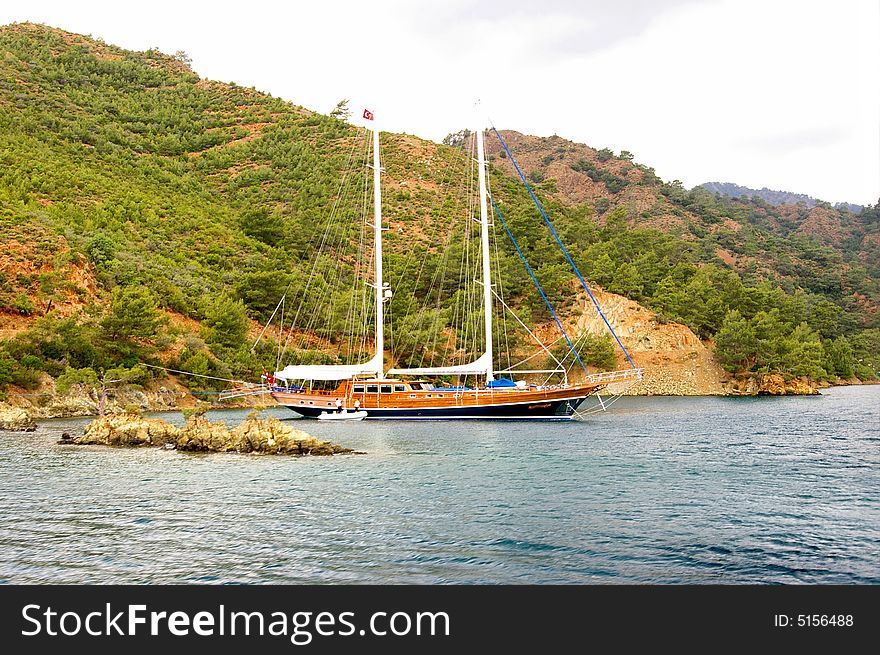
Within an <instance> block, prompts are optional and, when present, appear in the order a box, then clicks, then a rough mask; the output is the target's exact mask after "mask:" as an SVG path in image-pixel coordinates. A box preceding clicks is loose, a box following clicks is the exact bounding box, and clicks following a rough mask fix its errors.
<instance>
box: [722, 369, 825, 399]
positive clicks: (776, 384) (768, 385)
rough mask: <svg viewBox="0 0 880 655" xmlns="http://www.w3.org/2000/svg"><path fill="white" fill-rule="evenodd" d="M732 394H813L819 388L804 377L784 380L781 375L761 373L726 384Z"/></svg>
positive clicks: (817, 391)
mask: <svg viewBox="0 0 880 655" xmlns="http://www.w3.org/2000/svg"><path fill="white" fill-rule="evenodd" d="M728 391H729V394H730V395H732V396H815V395H818V394H819V390H818V389H816V387H815V386H814V385H813V384H811V383H810V381H809V380H808V379H806V378H792V379H791V380H786V379H785V378H784V377H783V376H781V375H778V374H774V375H762V376H756V377H748V378H737V379H734V380H733V381H731V382H730V383H729V384H728Z"/></svg>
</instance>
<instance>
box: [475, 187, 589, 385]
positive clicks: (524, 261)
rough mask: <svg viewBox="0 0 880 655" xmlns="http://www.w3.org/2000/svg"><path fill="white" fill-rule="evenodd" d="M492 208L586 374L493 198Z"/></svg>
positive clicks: (585, 369) (584, 367) (581, 363)
mask: <svg viewBox="0 0 880 655" xmlns="http://www.w3.org/2000/svg"><path fill="white" fill-rule="evenodd" d="M491 201H492V207H493V208H494V209H495V213H496V214H498V218H499V219H501V225H502V226H503V227H504V230H505V232H507V236H509V237H510V240H511V242H513V247H514V248H516V254H518V255H519V258H520V259H521V260H522V263H523V264H524V265H525V267H526V271H528V273H529V276H530V277H531V278H532V282H534V283H535V287H536V288H537V289H538V292H539V293H540V294H541V297H542V298H543V299H544V304H545V305H547V309H549V310H550V313H551V314H552V315H553V320H554V321H556V325H557V326H558V327H559V330H560V331H561V332H562V336H564V337H565V342H566V343H567V344H568V347H569V348H570V349H571V352H573V353H574V356H575V357H576V358H577V360H578V363H579V364H580V365H581V368H582V369H584V372H585V373H586V371H587V367H586V366H584V363H583V362H582V361H581V357H580V355H578V353H577V351H576V350H575V349H574V344H573V343H572V342H571V339H569V338H568V333H567V332H566V331H565V328H564V327H562V323H561V322H560V320H559V317H558V316H556V312H555V311H553V305H551V304H550V301H549V300H548V299H547V295H546V294H545V293H544V289H542V288H541V284H540V282H538V278H536V277H535V274H534V273H533V272H532V267H531V266H529V263H528V262H527V261H526V257H525V255H523V253H522V250H520V249H519V244H518V243H517V242H516V239H515V238H514V237H513V233H512V232H511V231H510V228H509V227H507V221H505V220H504V217H503V216H502V215H501V210H499V209H498V205H496V204H495V199H494V198H491Z"/></svg>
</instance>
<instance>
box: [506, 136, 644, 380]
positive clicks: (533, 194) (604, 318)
mask: <svg viewBox="0 0 880 655" xmlns="http://www.w3.org/2000/svg"><path fill="white" fill-rule="evenodd" d="M492 131H493V132H495V136H496V137H498V141H500V142H501V146H502V147H503V148H504V151H505V152H506V153H507V156H508V157H509V158H510V163H511V164H513V167H514V168H515V169H516V172H517V173H518V174H519V179H521V180H522V181H523V184H525V185H526V189H528V192H529V195H530V196H532V201H533V202H534V203H535V206H536V207H537V208H538V211H539V212H541V216H543V217H544V222H545V223H547V227H549V228H550V231H551V232H552V233H553V236H554V237H555V238H556V243H558V244H559V247H560V248H562V252H563V254H564V255H565V258H566V259H567V260H568V263H569V264H570V265H571V268H572V269H573V270H574V272H575V274H576V275H577V277H578V280H580V281H581V285H583V287H584V289H586V291H587V294H588V295H589V296H590V300H592V301H593V305H595V307H596V311H597V312H599V316H601V317H602V320H603V321H605V325H606V326H607V327H608V329H609V330H610V331H611V334H612V335H614V338H615V340H616V341H617V345H618V346H620V349H621V350H622V351H623V354H624V355H626V358H627V359H628V360H629V363H630V364H631V365H632V367H633V368H636V363H635V362H634V361H633V359H632V357H630V356H629V352H627V350H626V348H625V347H624V345H623V342H621V340H620V338H619V337H618V336H617V332H615V331H614V328H613V327H611V323H609V322H608V319H607V318H606V317H605V314H604V313H602V308H601V307H599V303H598V301H597V300H596V298H595V297H594V296H593V292H592V291H590V287H589V286H588V285H587V282H586V280H584V276H583V275H581V272H580V270H579V269H578V267H577V266H576V265H575V263H574V260H572V258H571V255H569V254H568V250H566V249H565V246H564V245H563V244H562V239H560V238H559V235H558V234H557V233H556V229H555V228H554V227H553V223H551V222H550V219H549V218H547V214H545V213H544V208H543V207H541V203H540V202H538V198H537V197H536V196H535V192H534V191H532V187H531V186H530V185H529V183H528V182H527V181H526V177H525V175H523V173H522V171H521V170H520V168H519V165H518V164H517V163H516V160H515V159H514V158H513V153H511V152H510V149H509V148H508V147H507V144H506V143H505V142H504V139H502V138H501V135H500V134H499V133H498V130H497V129H496V128H495V126H494V125H493V126H492ZM499 215H500V214H499ZM578 361H580V358H578ZM581 365H582V366H583V364H581Z"/></svg>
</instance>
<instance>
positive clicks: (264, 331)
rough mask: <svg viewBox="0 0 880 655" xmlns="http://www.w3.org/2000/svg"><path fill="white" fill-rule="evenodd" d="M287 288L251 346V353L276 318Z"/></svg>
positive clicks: (288, 286)
mask: <svg viewBox="0 0 880 655" xmlns="http://www.w3.org/2000/svg"><path fill="white" fill-rule="evenodd" d="M289 288H290V284H289V283H288V285H287V289H289ZM287 289H285V290H284V293H283V294H281V300H279V301H278V304H277V305H275V311H273V312H272V315H271V316H270V317H269V320H268V321H266V325H264V326H263V330H262V331H261V332H260V336H258V337H257V340H256V341H254V345H252V346H251V354H253V352H254V348H256V347H257V344H258V343H260V339H262V338H263V335H264V334H265V333H266V330H267V329H268V328H269V324H270V323H271V322H272V319H273V318H275V314H276V312H277V311H278V308H279V307H281V303H283V302H284V296H285V295H286V294H287Z"/></svg>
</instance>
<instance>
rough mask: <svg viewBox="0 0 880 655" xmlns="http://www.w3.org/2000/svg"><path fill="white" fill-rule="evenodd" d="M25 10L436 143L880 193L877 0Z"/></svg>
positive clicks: (688, 175)
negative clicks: (550, 152)
mask: <svg viewBox="0 0 880 655" xmlns="http://www.w3.org/2000/svg"><path fill="white" fill-rule="evenodd" d="M26 20H28V21H33V22H38V23H45V24H47V25H52V26H54V27H59V28H62V29H65V30H68V31H71V32H78V33H82V34H91V35H92V36H94V37H100V38H102V39H104V40H105V41H107V42H108V43H113V44H116V45H119V46H122V47H125V48H129V49H135V50H144V49H147V48H149V47H153V46H155V47H158V48H159V49H160V50H162V51H163V52H167V53H173V52H175V51H176V50H180V49H182V50H185V51H186V52H187V53H188V54H189V55H190V56H191V57H192V59H193V69H194V70H195V71H196V72H197V73H199V74H200V75H201V76H203V77H208V78H211V79H216V80H221V81H226V82H230V81H234V82H236V83H238V84H241V85H243V86H254V87H256V88H257V89H258V90H261V91H266V92H269V93H271V94H272V95H275V96H278V97H281V98H285V99H287V100H291V101H293V102H295V103H297V104H300V105H304V106H306V107H308V108H310V109H314V110H317V111H321V112H324V113H327V112H329V111H330V110H331V109H332V108H333V107H334V106H335V104H336V102H337V101H338V100H340V99H342V98H351V99H352V102H351V108H352V109H353V110H355V112H357V113H360V111H361V109H362V108H363V107H365V106H366V107H369V108H370V109H371V110H372V111H373V113H374V114H375V115H376V117H377V121H381V123H380V125H381V127H382V129H387V130H391V131H396V132H407V133H410V134H416V135H418V136H421V137H424V138H428V139H433V140H435V141H439V140H440V139H442V138H443V137H444V136H445V135H446V134H448V133H449V132H455V131H458V130H459V129H461V128H463V127H471V128H473V126H474V123H475V119H474V116H475V113H474V101H475V100H476V99H478V98H479V99H480V100H481V107H482V113H483V115H488V116H491V118H492V120H493V121H494V123H495V125H496V126H497V127H498V128H499V129H515V130H518V131H520V132H525V133H528V134H536V135H541V136H546V135H550V134H554V133H555V134H558V135H560V136H563V137H565V138H568V139H571V140H573V141H577V142H581V143H587V144H589V145H591V146H594V147H597V148H601V147H606V146H607V147H609V148H611V149H612V150H615V151H619V150H621V149H624V150H629V151H631V152H633V153H635V160H636V161H637V162H639V163H643V164H647V165H648V166H653V167H654V168H656V170H657V174H658V175H660V176H661V177H662V178H663V179H664V180H672V179H679V180H681V181H682V182H683V183H684V184H685V186H687V187H691V186H693V185H695V184H699V183H701V182H708V181H722V182H735V183H738V184H743V185H746V186H751V187H756V188H760V187H763V186H767V187H769V188H771V189H780V190H785V191H794V192H798V193H807V194H809V195H812V196H814V197H817V198H820V199H823V200H828V201H831V202H838V201H848V202H854V203H859V204H867V203H871V204H873V203H876V202H877V200H878V197H880V3H878V2H877V1H876V0H835V1H834V2H831V1H828V0H822V1H816V0H803V1H796V0H705V1H697V0H654V1H652V0H530V1H526V0H483V1H482V2H468V1H466V0H437V1H435V2H405V1H404V0H358V1H349V0H336V1H327V2H320V1H317V2H316V1H315V0H310V1H308V2H276V1H272V0H262V1H259V2H254V3H247V2H228V1H226V0H223V1H216V2H204V3H197V2H189V3H187V2H181V1H180V0H178V1H176V2H169V1H167V0H151V1H150V2H141V3H136V4H132V3H125V2H119V1H118V0H115V1H113V2H101V1H99V0H92V1H89V0H81V1H78V2H71V1H70V0H62V1H53V0H28V2H12V3H4V4H3V5H2V6H0V24H6V23H10V22H21V21H26Z"/></svg>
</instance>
